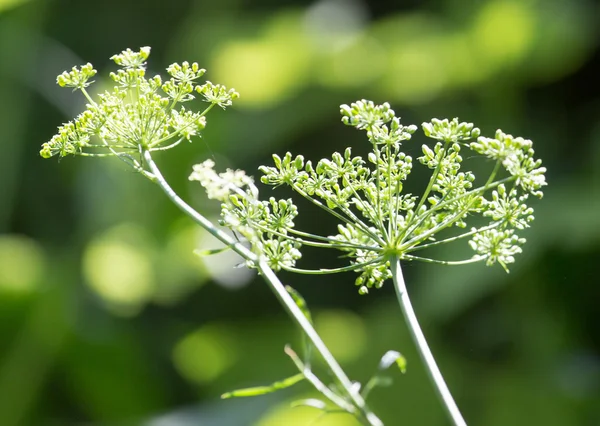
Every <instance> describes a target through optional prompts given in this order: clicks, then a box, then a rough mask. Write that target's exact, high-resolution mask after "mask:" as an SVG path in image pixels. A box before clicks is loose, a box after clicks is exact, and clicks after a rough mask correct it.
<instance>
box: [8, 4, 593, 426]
mask: <svg viewBox="0 0 600 426" xmlns="http://www.w3.org/2000/svg"><path fill="white" fill-rule="evenodd" d="M599 12H600V7H599V5H598V3H597V2H596V3H594V2H591V1H588V0H488V1H476V0H428V1H426V0H421V1H417V0H406V1H388V2H383V1H382V2H375V1H367V0H317V1H312V2H308V1H299V0H296V1H275V0H255V1H242V0H214V1H207V0H201V1H200V0H197V1H193V0H171V1H158V0H153V1H150V0H147V1H140V0H106V1H94V2H92V1H81V0H70V1H67V0H44V1H42V0H29V1H24V0H0V425H2V426H16V425H36V426H37V425H41V426H46V425H47V426H62V425H86V426H91V425H94V426H100V425H102V426H117V425H118V426H128V425H144V426H188V425H190V426H191V425H202V426H204V425H207V426H246V425H253V426H280V425H282V426H288V425H289V426H300V425H302V426H304V425H309V424H312V425H315V426H320V425H323V426H353V425H355V423H354V421H353V420H352V419H351V418H349V417H347V416H343V415H331V416H327V417H324V418H322V419H320V420H316V419H317V417H318V413H317V412H316V411H314V410H311V409H302V408H299V409H294V410H292V409H289V408H288V407H289V403H290V402H291V401H293V400H294V399H296V398H304V397H312V396H315V395H314V394H313V393H311V389H310V387H309V386H308V385H306V384H300V385H297V387H295V388H292V389H290V390H287V391H283V392H280V393H276V394H272V395H269V396H266V397H260V398H255V399H239V400H228V401H220V400H219V395H220V394H221V393H222V392H224V391H227V390H231V389H234V388H239V387H245V386H252V385H259V384H268V383H270V382H273V381H275V380H278V379H280V378H283V377H285V376H287V375H291V374H293V373H294V372H295V371H294V366H293V364H292V363H291V362H290V360H289V359H288V358H287V357H286V356H285V354H284V353H283V347H284V345H285V344H286V343H292V344H294V345H296V346H298V345H299V340H298V332H297V330H296V329H295V328H294V326H293V325H292V323H291V321H290V320H289V319H288V318H287V317H286V315H285V314H284V313H283V311H282V309H281V307H280V306H279V305H278V303H277V302H276V300H275V298H274V297H273V295H272V294H271V293H270V292H269V290H268V288H267V287H266V285H265V284H264V283H263V282H262V281H261V280H260V279H256V278H255V277H254V275H253V274H252V273H250V272H249V271H247V270H245V269H241V268H235V264H236V263H237V261H238V260H237V259H235V258H232V257H231V256H230V255H228V254H224V255H219V256H215V257H211V258H208V259H204V260H200V259H198V258H196V257H195V256H194V255H193V254H192V250H193V249H195V248H198V247H203V248H213V247H215V246H216V243H215V242H214V241H213V240H211V239H210V238H209V237H208V236H207V235H206V234H205V233H203V232H202V231H200V230H199V229H198V228H196V227H195V226H194V225H193V224H192V223H191V221H190V220H188V219H186V218H183V217H182V215H181V214H180V213H179V212H178V211H177V210H176V208H175V207H174V206H172V205H171V204H170V203H169V202H168V200H167V199H166V198H165V197H164V196H163V194H162V193H161V192H160V191H159V189H158V188H157V187H155V186H153V185H152V184H151V183H149V182H148V181H146V180H145V179H143V178H142V177H141V176H139V175H136V174H135V173H133V172H132V171H131V170H128V169H127V168H126V166H125V165H124V164H123V163H120V162H118V161H117V160H115V159H108V160H104V159H89V158H65V159H63V160H61V161H55V160H50V161H49V160H42V159H41V158H40V157H39V156H38V151H39V149H40V145H41V144H42V143H43V142H45V141H46V140H48V139H50V137H51V136H52V135H53V134H54V132H55V130H56V127H57V126H58V125H60V124H61V123H62V122H64V121H67V120H69V119H70V118H71V117H73V116H74V115H75V114H76V113H77V112H79V111H80V109H81V107H82V106H83V101H82V99H81V97H80V96H79V95H78V94H73V93H70V91H69V90H68V89H60V88H59V87H58V86H56V84H55V78H56V75H57V74H59V73H60V72H62V71H63V70H65V69H70V68H71V67H72V66H73V65H79V64H83V63H86V62H88V61H89V62H92V63H93V64H94V65H95V66H96V68H97V69H99V71H100V74H99V77H98V78H97V85H98V86H92V92H93V91H94V89H99V88H100V86H101V85H102V84H104V83H107V82H106V80H105V79H104V80H103V77H101V75H103V76H106V75H107V73H108V71H111V70H113V69H114V68H113V66H112V65H113V64H112V63H111V62H110V61H109V59H108V58H109V57H110V56H111V55H113V54H115V53H118V52H120V51H121V50H123V49H125V48H127V47H130V48H132V49H137V48H139V47H140V46H146V45H148V46H152V49H153V50H152V55H151V57H150V62H149V69H150V71H151V73H159V72H161V70H164V68H165V67H166V66H168V65H169V64H170V63H172V62H175V61H183V60H188V61H190V62H191V61H197V62H199V63H200V64H201V66H202V67H204V68H207V69H208V73H207V75H206V77H207V78H208V79H210V80H211V81H213V82H216V83H222V84H225V85H227V86H230V87H235V88H236V89H237V90H238V91H239V92H240V94H241V98H240V99H239V101H238V102H237V103H236V104H235V105H234V107H233V108H231V109H229V110H228V111H226V112H223V111H214V112H211V114H210V115H209V117H208V127H207V129H206V131H205V133H204V138H203V140H197V141H196V142H194V143H193V144H188V145H185V146H181V147H179V148H178V149H177V150H173V151H169V152H166V153H164V154H162V155H160V156H158V158H157V161H158V162H159V164H160V165H161V167H162V168H163V170H164V173H165V175H166V176H167V178H168V179H169V180H170V182H171V183H172V185H173V186H174V187H175V189H176V190H177V191H179V192H180V194H181V195H182V196H183V197H184V198H185V199H187V200H189V201H190V202H191V203H192V204H193V205H194V206H196V207H197V208H198V209H199V210H201V211H202V212H203V213H204V214H206V215H208V216H209V217H212V218H216V217H217V214H218V206H217V205H216V204H214V203H209V202H207V201H206V200H205V198H203V196H202V191H201V188H200V186H199V185H197V184H193V183H190V182H188V181H187V176H188V174H189V172H190V170H191V166H192V164H194V163H197V162H200V161H202V160H203V159H205V158H207V157H212V156H214V157H215V158H216V159H217V162H218V164H219V166H220V167H221V168H225V167H234V168H241V169H245V170H248V171H249V172H250V173H253V174H256V168H257V167H258V165H260V164H266V163H268V162H270V155H271V153H273V152H277V153H280V154H282V153H284V152H285V151H287V150H290V151H292V152H294V153H302V154H304V155H305V157H307V158H309V159H312V160H318V159H319V158H321V157H323V156H328V155H330V154H331V153H332V152H333V151H336V150H337V151H340V150H343V149H344V148H345V147H346V146H349V145H351V146H353V147H354V149H355V150H356V152H364V150H365V149H366V147H365V139H364V135H363V134H362V133H360V132H357V131H355V130H352V129H350V128H347V127H345V126H343V125H342V124H341V123H340V122H339V105H340V104H341V103H350V102H352V101H354V100H357V99H361V98H367V99H372V100H374V101H377V102H383V101H389V102H390V103H391V104H392V106H393V108H394V109H395V110H396V112H397V114H398V115H400V116H401V117H402V119H403V122H404V123H405V124H410V123H414V124H420V123H421V122H422V121H426V120H429V119H431V118H432V117H439V118H444V117H448V118H452V117H455V116H458V117H459V118H461V119H462V120H466V121H471V122H474V123H475V124H476V125H477V126H479V127H480V128H482V130H483V132H484V134H488V135H489V134H493V132H494V131H495V130H496V128H501V129H503V130H504V131H506V132H508V133H511V134H515V135H520V136H524V137H526V138H529V139H532V140H533V141H534V144H535V145H534V146H535V147H536V152H537V154H538V155H539V156H540V157H541V158H543V160H544V164H545V165H546V166H547V167H548V175H547V178H548V181H549V186H548V188H547V191H546V196H545V197H544V199H543V200H541V201H535V202H534V207H535V209H536V221H535V222H534V224H533V225H534V226H533V227H532V228H531V229H530V230H527V231H526V232H524V233H523V236H525V237H526V238H527V239H528V242H527V244H526V245H525V248H524V249H525V252H524V253H523V254H522V255H521V256H519V257H518V259H517V263H516V264H515V265H514V267H513V268H512V271H511V273H510V274H509V275H507V274H505V273H504V272H503V270H502V269H501V268H500V267H495V268H486V267H485V266H483V265H479V264H477V265H472V266H463V267H441V266H431V265H421V264H408V265H407V266H406V268H405V275H406V278H407V281H408V284H409V290H410V291H411V293H412V297H413V299H414V304H415V309H416V311H417V314H418V315H419V316H420V318H421V322H422V326H423V328H424V330H425V333H426V335H427V336H428V337H429V339H430V343H431V345H432V347H433V350H434V353H435V354H436V355H437V358H438V361H439V364H440V367H441V369H442V371H443V372H444V373H445V376H446V378H447V380H448V383H449V386H450V388H451V389H452V391H453V393H454V395H455V397H456V399H457V401H458V403H459V405H460V407H461V408H462V411H463V413H464V415H465V417H466V419H467V420H468V422H469V424H470V425H485V426H496V425H498V426H500V425H511V426H520V425H523V426H533V425H545V426H559V425H590V426H591V425H599V424H600V326H599V325H600V320H599V317H598V315H599V306H600V305H599V304H600V287H599V284H600V278H599V268H598V267H599V259H600V202H599V201H598V197H599V196H600V190H599V183H600V173H599V172H598V170H600V84H599V78H598V75H599V73H600V50H599V45H598V41H599V37H598V36H599V25H600V14H599ZM163 75H164V74H163ZM198 106H199V105H198ZM424 142H425V141H424V140H423V139H422V137H416V138H414V139H413V142H411V143H408V144H406V146H407V150H408V152H409V153H411V154H412V155H413V156H415V157H416V156H417V155H418V147H419V146H420V144H421V143H424ZM361 150H362V151H361ZM415 168H416V169H418V167H415ZM412 178H413V179H425V178H426V176H425V174H424V173H420V172H417V171H415V172H414V173H413V176H412ZM270 191H271V189H270V188H265V189H263V190H262V194H263V196H265V197H266V196H268V195H270ZM286 194H287V193H286V192H285V191H284V190H282V191H280V192H278V194H277V195H278V196H285V195H286ZM300 208H301V216H300V218H299V220H298V221H297V223H298V225H299V226H300V227H305V228H311V229H313V230H317V231H320V232H321V233H324V234H328V233H331V232H333V229H334V223H333V221H332V220H330V218H328V217H323V216H321V215H320V213H318V212H315V211H314V210H311V209H310V208H309V207H308V206H306V205H305V204H300ZM463 254H468V248H467V247H466V244H462V245H461V244H460V243H459V245H458V246H453V247H450V248H448V250H447V251H446V252H444V251H440V252H439V255H440V257H446V258H455V257H456V256H461V255H463ZM330 261H335V255H334V254H331V253H325V254H323V253H320V252H312V251H309V252H307V254H306V258H305V259H304V260H303V263H302V264H301V266H302V267H319V266H326V265H327V264H328V262H330ZM282 278H283V280H284V281H285V282H286V283H289V284H292V285H293V286H294V287H295V288H297V289H298V290H299V291H300V292H301V293H302V294H303V295H304V296H305V297H306V299H307V300H308V303H309V304H310V306H311V307H312V309H313V313H314V316H315V318H316V324H317V327H318V329H319V330H320V332H321V333H322V336H323V338H324V339H325V340H326V342H327V343H328V344H329V345H330V347H331V350H332V351H333V353H334V354H335V355H336V356H337V357H338V359H339V361H340V362H341V363H342V364H343V366H344V367H345V368H346V369H347V372H348V373H349V374H350V375H351V377H352V378H354V379H356V380H363V381H365V380H366V379H368V377H369V376H370V375H371V373H372V372H373V371H374V369H375V368H376V365H377V362H378V360H379V358H380V356H381V355H382V354H383V353H384V352H385V351H386V350H388V349H396V350H399V351H401V352H402V353H403V354H404V355H405V356H406V357H407V359H408V372H407V373H406V375H404V376H402V375H400V374H399V373H397V374H395V379H396V380H395V382H394V385H393V386H392V387H390V388H382V389H378V390H376V391H374V393H373V394H372V396H371V400H370V402H371V405H372V407H373V409H374V410H375V411H376V412H377V413H378V414H379V415H380V417H381V418H382V419H383V420H384V421H385V424H386V425H389V426H395V425H426V426H429V425H445V424H447V422H446V420H445V418H444V414H443V411H442V409H441V408H440V406H439V404H438V402H437V399H436V397H435V394H434V392H433V390H432V388H431V386H430V384H429V382H428V381H427V379H426V375H425V372H424V370H423V368H422V366H421V364H420V361H419V359H418V357H417V354H416V352H415V350H414V348H413V344H412V343H411V341H410V340H409V338H408V333H407V331H406V328H405V326H404V323H403V321H402V319H401V314H400V311H399V309H398V307H397V305H396V304H395V301H394V293H393V289H392V288H391V286H390V285H388V286H386V287H385V288H383V289H381V290H380V291H372V292H371V294H369V295H368V296H366V297H361V296H358V294H357V291H356V288H355V287H354V285H353V282H354V279H355V276H354V275H352V274H346V275H336V276H326V277H302V276H290V275H289V274H282ZM311 422H313V423H311Z"/></svg>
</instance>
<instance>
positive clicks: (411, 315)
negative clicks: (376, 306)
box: [390, 256, 467, 426]
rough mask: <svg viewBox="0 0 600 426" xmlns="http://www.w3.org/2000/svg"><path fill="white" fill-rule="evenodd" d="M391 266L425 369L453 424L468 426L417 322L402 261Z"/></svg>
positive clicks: (411, 332) (401, 303)
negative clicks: (403, 273) (407, 289)
mask: <svg viewBox="0 0 600 426" xmlns="http://www.w3.org/2000/svg"><path fill="white" fill-rule="evenodd" d="M390 264H391V269H392V275H393V280H394V288H395V289H396V296H398V303H399V304H400V307H401V308H402V313H403V314H404V319H405V320H406V324H407V325H408V329H409V330H410V335H411V336H412V338H413V341H414V342H415V345H416V346H417V350H418V352H419V355H420V356H421V359H422V360H423V362H424V363H425V368H426V370H427V373H428V375H429V379H430V380H431V382H432V383H433V385H434V388H435V390H436V392H437V394H438V396H439V398H440V400H441V402H442V405H443V406H444V409H445V410H446V413H447V414H448V417H449V418H450V420H452V423H453V424H454V425H455V426H466V425H467V423H466V422H465V420H464V419H463V417H462V414H461V413H460V410H459V409H458V406H457V405H456V402H454V398H452V394H451V393H450V390H449V389H448V386H447V385H446V382H445V381H444V377H443V376H442V373H441V372H440V369H439V368H438V366H437V364H436V362H435V359H434V358H433V354H432V353H431V350H430V349H429V345H428V344H427V340H426V339H425V335H424V334H423V331H421V327H420V326H419V322H418V321H417V316H416V315H415V311H414V310H413V307H412V304H411V303H410V298H409V297H408V292H407V291H406V283H405V282H404V276H403V275H402V267H401V266H400V260H399V259H398V258H397V257H395V256H394V257H392V258H391V259H390Z"/></svg>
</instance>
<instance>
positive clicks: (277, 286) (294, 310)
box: [143, 150, 383, 426]
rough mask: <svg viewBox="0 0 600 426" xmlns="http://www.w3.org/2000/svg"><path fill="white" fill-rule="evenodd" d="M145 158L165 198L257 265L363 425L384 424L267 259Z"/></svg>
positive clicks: (150, 159) (147, 154)
mask: <svg viewBox="0 0 600 426" xmlns="http://www.w3.org/2000/svg"><path fill="white" fill-rule="evenodd" d="M143 157H144V161H145V162H146V164H147V165H148V167H149V168H150V171H151V172H152V174H153V176H154V182H156V183H157V184H158V185H159V186H160V188H161V189H162V190H163V192H164V193H165V194H166V195H167V197H168V198H169V199H170V200H171V201H172V202H173V203H174V204H175V205H176V206H177V207H178V208H179V209H180V210H181V211H183V212H184V213H185V214H186V215H187V216H189V217H190V218H191V219H192V220H194V222H196V223H197V224H199V225H200V226H202V227H203V228H204V229H206V230H207V231H208V232H209V233H210V234H211V235H213V236H214V237H215V238H217V239H218V240H219V241H221V242H222V243H224V244H226V245H228V246H229V247H231V248H232V249H233V250H234V251H235V252H236V253H238V254H239V255H240V256H242V257H243V258H244V259H247V260H250V261H252V262H254V263H255V264H256V267H257V269H258V271H259V273H260V274H261V275H262V277H263V278H264V280H265V281H266V283H267V284H268V285H269V287H270V288H271V290H272V291H273V292H274V293H275V296H276V297H277V299H279V301H280V302H281V304H282V305H283V306H284V308H285V309H286V310H287V311H288V313H289V314H290V316H291V317H292V319H293V320H294V321H295V322H296V323H297V324H298V326H299V327H300V328H301V329H302V331H303V332H304V333H305V335H306V336H307V337H308V339H309V340H310V341H311V343H312V344H313V345H314V347H315V349H316V350H317V352H318V353H319V354H320V355H321V357H322V358H323V361H324V362H325V364H326V365H327V367H328V368H329V369H330V370H331V372H332V373H333V375H334V377H335V378H336V380H337V381H338V382H339V384H340V385H341V386H342V387H343V388H344V390H345V392H346V393H347V395H348V396H349V397H350V399H351V401H352V404H353V405H354V407H355V409H356V412H355V413H354V414H355V415H356V416H357V417H358V418H359V419H360V420H361V421H362V422H363V423H364V424H365V425H368V426H383V423H382V422H381V420H379V418H377V417H376V416H375V415H374V414H373V413H371V412H370V411H369V408H368V407H367V405H366V403H365V401H364V399H363V397H362V396H361V395H360V394H359V393H358V392H357V390H356V389H355V387H354V386H353V385H352V382H351V381H350V379H349V378H348V376H347V375H346V373H345V372H344V370H342V368H341V367H340V365H339V364H338V363H337V361H336V360H335V358H334V357H333V355H332V354H331V352H329V349H327V346H325V343H324V342H323V340H321V337H320V336H319V334H318V333H317V332H316V330H315V329H314V328H313V326H312V325H311V323H310V321H308V319H307V318H306V316H305V315H304V313H303V312H302V311H301V310H300V308H299V307H298V306H297V305H296V302H295V301H294V299H293V298H292V296H290V294H289V293H288V292H287V290H286V289H285V286H284V285H283V284H282V282H281V281H280V280H279V278H278V277H277V275H275V273H274V272H273V270H272V269H271V268H270V267H269V265H268V264H267V262H266V261H265V260H264V259H262V258H259V257H258V256H257V255H256V254H254V253H253V252H252V251H250V250H249V249H248V248H246V247H245V246H243V245H242V244H240V243H239V242H237V241H236V240H235V239H233V238H232V237H230V236H229V235H228V234H226V233H224V232H223V231H221V230H220V229H219V228H217V227H215V226H214V225H213V223H212V222H211V221H209V220H208V219H206V218H205V217H204V216H202V215H201V214H200V213H198V212H197V211H196V210H195V209H194V208H192V207H191V206H190V205H189V204H187V203H186V202H185V201H183V200H182V199H181V198H180V197H179V196H178V195H177V193H175V191H174V190H173V189H172V188H171V187H170V186H169V184H168V183H167V181H166V180H165V178H164V177H163V176H162V173H161V172H160V170H159V168H158V166H157V165H156V163H155V162H154V160H153V158H152V155H151V154H150V151H148V150H144V151H143Z"/></svg>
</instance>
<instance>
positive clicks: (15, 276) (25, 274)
mask: <svg viewBox="0 0 600 426" xmlns="http://www.w3.org/2000/svg"><path fill="white" fill-rule="evenodd" d="M43 270H44V252H43V250H42V248H41V247H40V246H39V244H38V243H37V242H36V241H34V240H32V239H30V238H27V237H24V236H20V235H0V291H5V292H8V293H13V294H28V293H30V292H31V291H33V290H35V289H36V288H37V286H38V285H39V282H40V278H41V277H42V274H43Z"/></svg>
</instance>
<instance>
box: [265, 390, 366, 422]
mask: <svg viewBox="0 0 600 426" xmlns="http://www.w3.org/2000/svg"><path fill="white" fill-rule="evenodd" d="M309 397H311V398H315V397H316V396H315V395H310V396H309ZM296 400H297V399H294V400H293V401H285V402H283V403H281V404H279V405H277V406H275V407H274V408H273V409H271V410H269V411H268V412H267V413H266V414H265V415H264V416H263V418H262V419H260V420H259V421H258V422H257V423H255V424H254V426H283V425H285V426H306V425H314V426H358V425H359V423H358V421H357V420H355V419H354V417H352V416H350V415H349V414H345V413H344V414H342V413H339V414H328V415H323V413H322V412H320V411H318V410H317V409H315V408H312V407H291V404H292V402H294V401H296Z"/></svg>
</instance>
